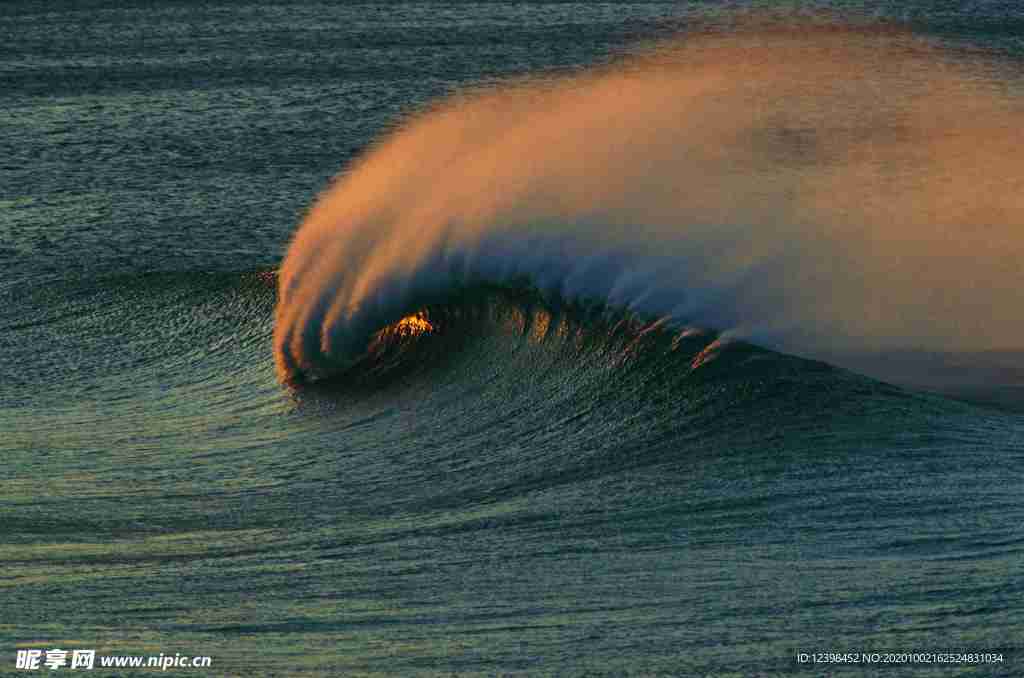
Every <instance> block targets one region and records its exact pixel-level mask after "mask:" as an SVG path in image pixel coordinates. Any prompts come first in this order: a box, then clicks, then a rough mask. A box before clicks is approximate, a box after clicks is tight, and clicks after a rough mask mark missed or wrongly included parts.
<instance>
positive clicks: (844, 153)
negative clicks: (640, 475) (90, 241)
mask: <svg viewBox="0 0 1024 678" xmlns="http://www.w3.org/2000/svg"><path fill="white" fill-rule="evenodd" d="M992 70H993V69H985V68H983V67H981V68H979V67H976V66H975V65H973V64H971V63H968V62H966V61H965V60H964V59H963V58H961V57H960V56H959V55H953V54H950V53H944V52H940V51H938V50H937V49H935V48H933V47H930V46H928V45H927V44H925V43H924V42H923V41H921V40H917V39H915V38H912V37H910V36H907V35H903V34H900V33H899V32H898V31H893V30H880V31H872V30H856V31H854V30H844V29H837V28H835V27H829V28H821V27H812V28H808V29H807V30H793V31H773V30H764V29H763V28H751V29H750V30H747V31H740V32H739V33H737V34H735V35H729V36H722V35H715V36H712V35H709V36H704V37H699V38H694V39H687V40H686V41H676V42H672V43H669V44H665V45H662V46H661V48H660V49H659V50H657V52H656V53H655V54H653V55H648V56H644V57H637V58H634V59H632V60H628V61H624V62H622V63H619V64H617V65H615V66H612V67H607V68H601V69H597V70H595V71H593V72H590V73H586V74H582V75H577V76H573V77H567V78H564V79H561V80H555V81H545V82H537V81H534V82H528V81H527V82H518V83H510V84H509V85H508V86H507V87H504V88H501V89H499V90H494V91H487V92H482V93H477V94H470V95H465V96H461V97H456V98H454V99H452V100H449V101H446V102H442V103H440V104H438V105H437V106H436V107H435V108H434V109H433V110H431V111H429V112H427V113H425V114H423V115H422V116H419V117H417V118H415V119H414V120H412V121H410V122H409V123H408V124H407V125H406V126H405V127H404V128H402V129H401V130H399V131H398V132H396V133H395V134H394V135H392V136H390V137H389V138H386V139H384V140H382V141H381V142H380V143H379V144H377V145H376V146H375V147H374V148H373V149H371V150H370V151H369V152H368V153H367V154H366V155H365V156H364V157H363V158H361V159H360V160H359V161H358V162H357V163H355V165H354V166H353V167H351V168H349V170H348V171H347V172H346V174H345V175H344V176H343V177H342V178H341V179H340V180H339V181H338V182H337V184H336V185H335V186H334V187H333V188H331V189H330V190H329V191H328V192H327V193H325V194H324V195H323V196H322V197H321V198H320V199H319V201H318V202H317V204H316V205H315V206H314V207H313V209H312V210H311V211H310V213H309V215H308V217H307V218H306V220H305V222H304V223H303V224H302V226H301V228H300V229H299V231H298V232H297V234H296V236H295V238H294V240H293V242H292V243H291V246H290V248H289V252H288V255H287V257H286V259H285V261H284V264H283V267H282V269H281V275H280V280H279V291H280V294H279V303H278V306H277V312H276V323H275V337H274V343H275V353H276V356H277V365H278V373H279V375H280V377H281V379H282V380H283V381H285V382H294V381H297V380H302V379H306V378H314V379H315V378H318V377H320V376H322V375H328V374H331V373H336V372H337V371H338V370H339V369H343V368H344V367H345V366H347V365H351V364H353V363H354V362H355V361H357V360H358V359H359V357H360V356H362V355H364V354H365V352H366V350H367V347H368V345H369V344H370V342H371V341H372V338H373V336H374V335H375V333H377V332H378V331H380V330H381V329H382V328H384V327H387V326H390V325H392V324H393V323H395V322H397V321H399V320H400V319H401V318H403V317H405V316H407V315H409V314H410V313H414V312H416V311H417V310H419V309H422V308H424V307H426V306H428V305H430V304H435V303H443V302H444V301H445V300H446V299H449V298H450V297H451V296H452V295H453V294H457V293H458V291H459V290H461V289H464V288H466V287H472V286H474V285H478V284H496V285H515V284H521V283H522V281H526V284H528V285H529V286H531V287H533V288H535V289H537V290H539V291H540V292H541V293H543V294H545V295H548V296H550V297H552V298H561V299H567V300H573V301H581V302H588V303H600V304H604V305H608V306H612V307H618V308H621V309H624V310H627V311H630V312H633V313H637V314H641V315H644V316H646V317H650V318H655V319H658V318H660V319H664V321H665V322H667V323H669V324H676V325H695V326H702V327H713V328H718V329H719V330H721V331H723V332H724V334H725V336H726V337H739V338H743V339H748V340H750V341H753V342H756V343H759V344H761V345H764V346H767V347H769V348H774V349H779V350H783V351H787V352H791V353H795V354H798V355H802V356H806V357H812V358H822V359H829V360H833V361H835V362H838V363H839V364H851V365H852V364H853V363H854V362H856V360H855V359H856V357H857V356H863V355H866V354H878V353H885V352H888V353H889V354H890V355H897V353H896V352H898V351H905V352H914V351H922V352H945V353H967V352H983V351H992V350H1003V351H1014V350H1017V351H1019V350H1020V349H1021V348H1022V345H1024V315H1022V314H1020V313H1019V312H1018V311H1017V310H1016V309H1017V308H1018V307H1019V281H1020V273H1021V271H1020V266H1019V262H1020V261H1024V237H1022V235H1021V234H1022V233H1024V228H1022V226H1024V198H1022V196H1024V172H1022V171H1021V167H1020V163H1019V161H1018V159H1017V158H1016V157H1015V156H1014V153H1013V151H1012V149H1013V148H1015V146H1016V129H1017V128H1018V125H1017V121H1019V119H1020V118H1021V113H1022V111H1021V110H1019V109H1020V103H1019V100H1017V99H1013V98H1010V97H1007V96H1005V95H1004V94H1001V92H1006V91H1008V90H1009V89H1010V88H1009V87H1008V86H1007V83H1001V82H995V81H993V80H992V79H991V76H989V75H984V74H983V73H987V72H991V71H992Z"/></svg>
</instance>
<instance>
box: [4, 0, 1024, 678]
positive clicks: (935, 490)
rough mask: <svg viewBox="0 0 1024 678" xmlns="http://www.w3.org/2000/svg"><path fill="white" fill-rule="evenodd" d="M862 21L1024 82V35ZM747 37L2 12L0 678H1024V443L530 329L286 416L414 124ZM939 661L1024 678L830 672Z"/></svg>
mask: <svg viewBox="0 0 1024 678" xmlns="http://www.w3.org/2000/svg"><path fill="white" fill-rule="evenodd" d="M838 7H839V11H840V13H841V16H843V17H845V19H846V20H848V21H849V22H851V23H852V22H861V21H866V20H869V19H871V18H873V17H877V16H883V17H889V18H892V19H897V20H901V21H907V22H909V23H910V25H912V27H913V28H914V30H915V31H919V32H921V33H923V34H926V35H928V36H931V39H934V40H936V41H939V42H941V43H944V44H945V43H950V44H954V43H955V44H958V45H960V44H970V45H974V46H978V45H981V47H983V48H984V49H985V50H986V51H987V53H989V54H991V55H994V57H993V58H997V59H998V60H997V61H996V62H995V63H997V64H1000V67H1005V68H1011V69H1012V67H1013V64H1014V63H1015V62H1014V61H1013V60H1014V59H1015V58H1016V57H1015V54H1017V52H1016V49H1017V47H1018V46H1019V40H1020V35H1021V32H1020V27H1021V26H1022V25H1024V24H1021V17H1020V15H1019V10H1018V9H1017V8H1016V6H1015V5H1012V4H1010V3H984V4H983V3H888V4H886V3H874V4H872V3H866V2H864V3H843V4H840V5H838ZM733 16H734V15H733V14H731V13H729V12H726V11H724V9H723V7H722V6H721V5H719V4H717V3H700V4H694V5H686V6H679V5H676V4H674V3H621V4H590V3H588V4H582V3H515V4H513V3H444V4H441V3H398V4H387V5H383V4H377V5H374V4H351V3H341V4H325V3H307V2H294V3H279V4H271V3H230V4H227V3H226V4H217V3H192V2H182V3H174V2H170V3H149V2H146V3H126V4H125V3H117V4H114V3H107V4H105V3H99V2H97V3H84V4H83V3H74V4H72V3H67V4H66V6H65V5H62V4H56V5H55V4H52V3H28V2H14V3H6V4H5V5H4V6H3V7H2V8H0V37H2V38H3V44H4V45H5V48H4V49H3V51H0V116H2V120H0V257H2V262H3V265H4V269H5V271H6V273H7V275H6V276H5V277H4V280H3V282H0V300H2V303H0V356H2V358H0V452H2V457H0V459H2V462H0V471H2V474H0V563H2V565H0V588H2V590H3V591H2V595H0V674H3V675H7V674H17V673H24V672H18V671H16V670H15V669H14V666H15V664H14V661H15V655H16V651H17V650H18V649H24V648H38V649H44V650H45V649H49V648H52V647H62V648H65V649H74V648H83V649H96V650H97V653H98V654H107V655H114V654H140V655H141V654H145V655H151V654H159V653H164V654H174V653H176V652H177V653H182V654H187V655H208V656H210V657H212V667H211V669H209V670H208V671H201V670H192V671H184V670H183V671H181V672H180V675H231V676H236V675H237V676H248V675H282V676H283V675H402V676H405V675H452V674H455V675H482V676H483V675H486V676H491V675H608V676H613V675H614V676H618V675H635V676H648V675H665V676H688V675H736V676H749V675H791V674H805V675H846V674H850V675H857V674H864V675H876V674H884V675H922V676H925V675H964V676H967V675H978V676H987V675H1005V676H1013V675H1019V674H1020V673H1021V664H1020V661H1021V643H1022V641H1021V631H1022V629H1024V613H1022V609H1021V605H1020V600H1021V597H1022V594H1024V584H1022V583H1021V582H1022V580H1021V578H1020V576H1019V573H1020V569H1021V558H1022V553H1024V551H1022V546H1024V532H1022V530H1021V524H1022V521H1024V507H1022V503H1021V499H1020V497H1021V494H1022V492H1021V491H1022V489H1024V463H1022V462H1024V418H1022V416H1021V415H1020V414H1019V413H1015V412H1014V411H1013V410H1012V408H1010V409H1009V410H1008V409H1006V408H993V407H988V406H983V405H978V404H971V403H967V402H961V401H959V400H953V399H948V398H945V397H942V396H940V395H934V394H929V393H925V392H921V391H917V390H914V389H910V388H906V387H903V386H895V385H890V384H888V383H885V381H884V380H883V381H879V380H875V379H869V378H867V377H864V376H860V375H858V374H855V373H853V372H850V371H847V370H843V369H840V368H838V367H834V366H831V365H829V364H826V363H822V362H816V361H810V360H805V359H800V358H796V357H792V356H787V355H783V354H780V353H777V352H772V351H768V350H765V349H762V348H758V347H756V346H753V345H750V344H746V343H742V342H740V343H727V344H725V345H721V344H719V343H716V342H715V340H716V338H717V334H716V333H714V332H712V331H708V332H703V333H701V332H691V333H686V332H683V331H681V330H679V329H673V328H669V327H665V326H660V325H659V326H652V325H651V324H650V323H649V321H647V320H644V319H642V318H638V317H633V316H629V315H627V314H622V313H619V312H618V311H615V310H614V309H611V310H608V309H606V310H607V312H606V313H585V312H582V311H579V310H578V309H564V308H560V307H558V306H556V305H553V304H551V303H550V300H548V299H543V298H535V297H531V296H530V295H528V294H514V293H508V292H507V291H494V290H491V291H489V292H488V294H487V295H485V296H483V297H481V298H473V299H472V300H466V299H449V300H445V301H442V302H439V303H437V304H435V305H433V306H432V307H431V308H430V309H428V310H429V311H430V315H429V317H430V318H431V319H432V321H433V323H434V324H435V328H436V331H435V332H433V333H429V334H426V335H422V336H419V335H417V336H406V337H398V338H396V339H394V340H393V341H392V342H391V343H387V342H386V343H385V346H384V347H383V348H382V349H381V350H380V351H379V352H378V353H377V354H375V357H374V359H373V360H369V361H367V362H364V363H362V364H360V365H358V366H357V367H356V368H355V371H350V372H347V373H345V374H343V375H342V376H341V378H340V379H335V380H334V381H333V382H332V383H328V384H321V385H318V386H317V387H315V388H287V387H284V386H282V385H281V384H280V383H279V382H278V378H277V373H276V372H275V364H274V354H273V349H272V335H273V332H274V322H275V318H274V309H275V304H276V302H277V292H276V282H277V281H276V278H275V276H274V274H273V273H272V271H273V269H275V268H276V267H277V266H278V265H279V264H280V262H281V260H282V257H283V256H284V252H285V248H286V246H287V244H288V240H289V238H290V236H291V234H292V233H293V231H294V230H295V227H296V224H297V222H298V221H299V220H300V219H301V218H302V216H303V214H304V213H305V211H306V209H307V208H308V206H309V205H310V203H311V202H312V201H313V199H314V198H315V196H316V194H317V193H318V192H319V191H320V190H322V189H323V188H324V186H325V185H326V183H327V182H328V181H329V180H330V178H331V177H332V176H333V175H335V174H336V173H337V172H338V171H339V169H341V168H343V167H345V166H346V165H347V163H349V162H351V161H352V160H353V159H354V158H355V157H356V156H357V155H358V154H360V153H361V152H363V151H364V150H365V149H366V148H367V145H368V144H370V143H371V142H372V141H373V140H374V139H375V138H376V137H377V136H378V135H379V134H381V133H382V132H384V131H385V130H386V129H388V128H389V127H391V126H393V125H395V124H396V120H397V119H398V118H400V117H401V116H404V115H408V114H410V112H411V111H413V110H416V109H417V108H419V107H422V106H424V105H426V103H427V102H429V101H431V100H432V99H433V98H435V97H437V96H439V95H442V94H445V93H448V92H451V91H454V90H457V89H459V88H460V87H463V86H466V85H471V84H474V85H479V84H481V83H485V84H487V83H492V82H494V81H496V80H498V79H501V78H504V77H507V76H510V75H516V74H522V73H527V72H529V73H545V74H554V73H562V72H565V71H566V70H572V69H577V68H580V67H583V66H587V65H590V64H593V63H595V62H600V61H602V60H606V59H608V58H610V57H613V56H614V55H617V54H621V53H623V52H625V51H629V50H634V49H636V47H635V46H636V45H637V44H638V43H643V42H644V41H646V40H650V39H654V38H662V37H665V36H667V35H671V34H675V33H676V32H678V31H685V30H687V28H688V27H690V26H692V25H694V22H695V21H697V20H698V19H700V20H701V21H704V22H712V23H713V24H714V25H715V26H719V27H724V28H725V29H726V30H727V29H728V26H729V22H730V21H732V20H733V19H732V18H731V17H733ZM885 359H886V358H885V356H884V355H882V356H879V360H880V361H884V360H885ZM893 369H894V370H895V366H894V368H893ZM885 370H886V368H885V366H884V364H883V365H881V366H879V365H875V366H873V368H872V369H870V371H871V372H872V373H873V374H877V373H878V372H883V373H884V372H885ZM865 371H867V370H865ZM894 379H895V377H894ZM914 651H916V652H929V651H934V652H947V651H948V652H956V651H968V652H995V653H1001V654H1002V655H1003V657H1004V661H1003V662H1002V663H1000V664H990V665H969V664H966V665H952V666H951V665H946V666H941V667H940V666H936V665H925V664H913V665H910V664H905V665H899V666H888V667H879V666H863V665H860V666H822V665H817V666H814V665H809V664H805V665H801V664H798V663H797V662H796V656H797V653H799V652H811V653H813V652H857V653H860V652H882V653H884V652H914ZM168 673H169V674H173V673H174V672H173V671H169V672H168ZM152 674H153V670H149V671H138V672H137V673H135V674H132V673H130V672H126V671H124V670H118V671H116V672H109V673H104V671H103V670H101V669H99V668H98V669H97V670H96V672H95V674H94V675H152Z"/></svg>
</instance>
